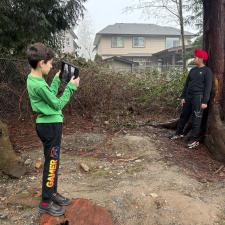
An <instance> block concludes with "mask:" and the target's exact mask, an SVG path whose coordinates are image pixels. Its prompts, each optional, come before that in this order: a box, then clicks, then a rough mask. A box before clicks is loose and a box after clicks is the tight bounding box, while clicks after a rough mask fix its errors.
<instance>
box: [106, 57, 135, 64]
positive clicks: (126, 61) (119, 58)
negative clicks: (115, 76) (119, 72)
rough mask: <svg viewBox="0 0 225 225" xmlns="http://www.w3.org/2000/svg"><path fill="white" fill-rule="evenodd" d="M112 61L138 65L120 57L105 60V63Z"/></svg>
mask: <svg viewBox="0 0 225 225" xmlns="http://www.w3.org/2000/svg"><path fill="white" fill-rule="evenodd" d="M112 60H115V61H119V62H123V63H126V64H138V63H137V62H133V61H131V60H128V59H125V58H122V57H118V56H113V57H110V58H107V59H104V61H112Z"/></svg>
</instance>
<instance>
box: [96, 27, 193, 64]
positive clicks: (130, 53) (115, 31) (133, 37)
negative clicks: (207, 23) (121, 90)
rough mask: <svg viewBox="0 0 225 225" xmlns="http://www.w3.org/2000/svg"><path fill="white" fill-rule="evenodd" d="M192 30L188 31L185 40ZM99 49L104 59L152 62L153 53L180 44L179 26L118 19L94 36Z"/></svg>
mask: <svg viewBox="0 0 225 225" xmlns="http://www.w3.org/2000/svg"><path fill="white" fill-rule="evenodd" d="M193 37H194V34H193V33H190V32H186V31H185V44H186V45H189V44H190V43H191V38H193ZM94 45H95V50H96V53H97V54H98V55H100V56H102V58H103V59H107V58H111V57H114V56H117V57H122V58H125V59H127V60H130V61H133V62H139V64H143V63H144V64H150V63H151V61H152V60H153V57H152V55H153V54H154V53H157V52H161V51H163V50H165V49H169V48H174V47H178V46H181V34H180V30H179V29H176V28H173V27H168V26H159V25H155V24H138V23H116V24H114V25H109V26H107V27H105V28H104V29H103V30H101V31H99V32H98V33H97V34H96V36H95V40H94Z"/></svg>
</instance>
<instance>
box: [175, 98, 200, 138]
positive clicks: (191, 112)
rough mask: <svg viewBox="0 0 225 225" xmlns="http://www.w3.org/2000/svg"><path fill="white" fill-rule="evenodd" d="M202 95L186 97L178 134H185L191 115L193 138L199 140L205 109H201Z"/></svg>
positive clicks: (191, 136) (191, 135)
mask: <svg viewBox="0 0 225 225" xmlns="http://www.w3.org/2000/svg"><path fill="white" fill-rule="evenodd" d="M202 97H203V96H202V95H191V96H188V97H187V99H185V104H184V106H183V109H182V113H181V115H180V120H179V123H178V126H177V132H176V133H177V134H183V131H184V127H185V125H186V123H187V122H188V120H189V119H190V116H191V124H192V129H191V134H190V138H191V140H195V141H198V140H199V134H200V129H201V123H202V116H203V109H201V104H202Z"/></svg>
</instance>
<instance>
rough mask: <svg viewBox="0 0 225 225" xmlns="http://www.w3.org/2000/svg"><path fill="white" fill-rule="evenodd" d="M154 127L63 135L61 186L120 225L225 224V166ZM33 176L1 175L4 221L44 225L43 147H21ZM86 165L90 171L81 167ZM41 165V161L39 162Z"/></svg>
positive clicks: (1, 219)
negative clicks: (41, 222)
mask: <svg viewBox="0 0 225 225" xmlns="http://www.w3.org/2000/svg"><path fill="white" fill-rule="evenodd" d="M170 134H171V133H170V132H169V131H167V130H162V129H157V128H153V127H150V126H144V127H139V128H135V129H122V130H119V131H118V132H115V133H113V134H112V133H110V134H109V133H107V132H101V131H98V130H92V131H90V132H87V131H83V132H81V131H79V132H77V133H74V134H71V135H66V136H64V137H63V143H62V153H61V166H60V176H59V192H60V193H62V194H63V195H65V196H68V197H70V198H85V199H90V200H92V201H93V202H95V203H96V204H98V205H100V206H103V207H105V208H106V209H107V210H108V211H109V212H110V214H111V215H112V218H113V221H114V224H115V225H224V224H225V217H224V215H225V214H224V208H225V188H224V177H225V170H224V168H223V165H222V164H221V163H219V162H216V161H214V160H213V159H211V157H210V155H209V154H208V152H207V149H206V148H205V147H204V146H200V147H199V148H198V149H196V150H192V151H191V150H188V149H187V148H186V147H185V144H184V142H183V141H174V142H172V141H170V140H169V139H168V136H169V135H170ZM21 157H22V158H23V159H24V160H25V161H26V164H27V169H28V174H27V175H25V176H24V177H22V178H21V179H20V180H13V179H11V178H8V177H7V176H5V175H4V174H1V176H0V200H1V201H0V224H2V225H13V224H18V225H31V224H39V215H38V213H37V205H38V203H39V201H40V191H41V189H40V185H41V176H42V174H41V173H42V170H41V168H39V169H37V168H35V166H37V163H38V162H39V160H42V149H41V148H40V147H36V148H34V147H33V149H32V151H22V152H21ZM81 163H83V164H85V165H86V166H88V168H89V171H88V172H85V171H84V170H83V169H82V168H81V166H80V165H81ZM37 167H38V166H37Z"/></svg>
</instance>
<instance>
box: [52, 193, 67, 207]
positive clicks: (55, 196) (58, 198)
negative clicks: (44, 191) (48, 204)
mask: <svg viewBox="0 0 225 225" xmlns="http://www.w3.org/2000/svg"><path fill="white" fill-rule="evenodd" d="M51 199H52V201H53V202H54V203H56V204H57V205H61V206H65V205H70V204H71V200H70V199H68V198H66V197H63V196H62V195H60V194H59V193H54V194H53V195H52V197H51Z"/></svg>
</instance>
